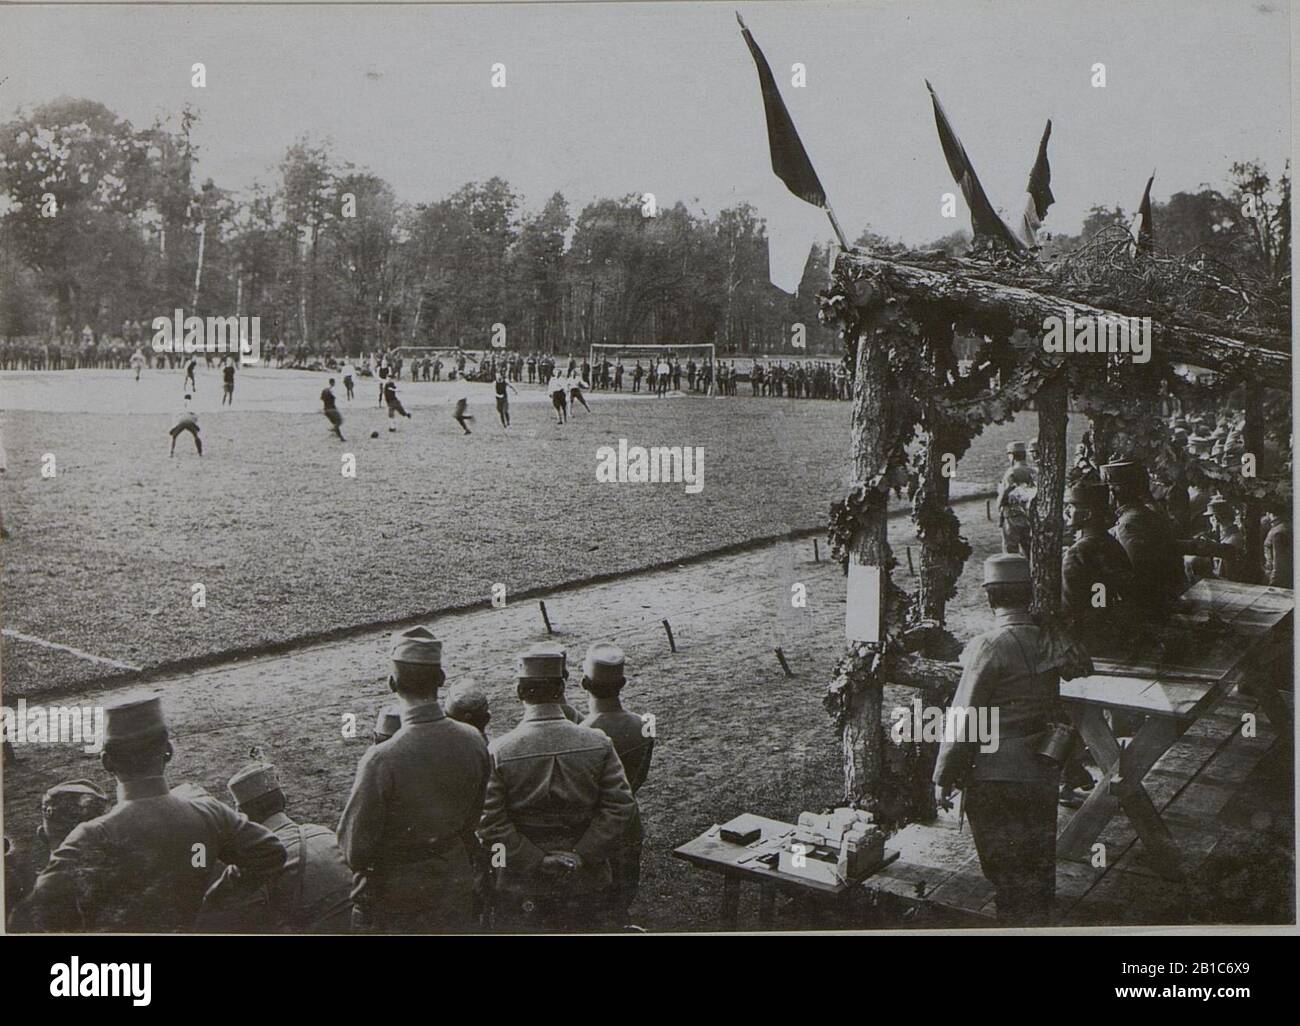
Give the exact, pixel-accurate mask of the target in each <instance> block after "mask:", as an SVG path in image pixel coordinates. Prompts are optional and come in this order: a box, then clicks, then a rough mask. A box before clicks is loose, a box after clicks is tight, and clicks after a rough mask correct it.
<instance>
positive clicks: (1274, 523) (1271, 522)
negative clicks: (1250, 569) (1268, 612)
mask: <svg viewBox="0 0 1300 1026" xmlns="http://www.w3.org/2000/svg"><path fill="white" fill-rule="evenodd" d="M1267 526H1268V534H1266V535H1265V536H1264V583H1265V584H1269V585H1272V586H1273V587H1274V588H1290V587H1293V581H1294V571H1293V556H1292V551H1291V521H1290V519H1289V518H1288V517H1287V516H1286V514H1285V511H1281V512H1279V511H1276V510H1275V511H1273V512H1270V513H1269V514H1268V523H1267Z"/></svg>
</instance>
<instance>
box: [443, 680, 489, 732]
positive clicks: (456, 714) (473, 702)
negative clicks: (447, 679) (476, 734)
mask: <svg viewBox="0 0 1300 1026" xmlns="http://www.w3.org/2000/svg"><path fill="white" fill-rule="evenodd" d="M447 715H448V716H450V717H451V718H452V719H453V720H457V721H459V722H460V723H471V722H473V721H475V720H480V719H484V718H485V717H488V716H489V715H490V713H489V710H488V700H487V695H485V694H484V693H483V689H482V688H480V687H479V686H478V685H477V684H475V683H474V682H473V681H471V680H462V681H458V682H457V683H456V684H454V685H452V688H451V692H450V693H449V694H448V696H447Z"/></svg>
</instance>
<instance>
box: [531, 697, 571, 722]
mask: <svg viewBox="0 0 1300 1026" xmlns="http://www.w3.org/2000/svg"><path fill="white" fill-rule="evenodd" d="M567 719H568V717H567V716H565V715H564V707H563V706H562V705H560V703H559V702H543V703H541V704H539V705H526V706H524V718H523V721H522V722H524V723H529V722H535V721H541V720H567Z"/></svg>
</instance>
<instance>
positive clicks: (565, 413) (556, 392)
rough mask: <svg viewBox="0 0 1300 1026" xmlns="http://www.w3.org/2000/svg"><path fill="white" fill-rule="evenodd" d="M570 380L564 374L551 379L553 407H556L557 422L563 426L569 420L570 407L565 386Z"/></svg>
mask: <svg viewBox="0 0 1300 1026" xmlns="http://www.w3.org/2000/svg"><path fill="white" fill-rule="evenodd" d="M567 381H568V379H567V378H565V377H564V375H562V374H556V375H555V377H553V378H551V381H550V385H549V388H550V390H551V405H552V406H554V407H555V422H556V423H557V424H563V423H565V422H566V421H567V420H568V419H569V405H568V402H567V401H566V398H565V397H566V391H565V384H566V383H567Z"/></svg>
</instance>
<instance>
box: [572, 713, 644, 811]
mask: <svg viewBox="0 0 1300 1026" xmlns="http://www.w3.org/2000/svg"><path fill="white" fill-rule="evenodd" d="M592 701H593V703H594V704H593V711H592V712H591V713H589V714H588V716H587V718H586V719H585V720H583V721H582V723H581V726H583V727H591V728H593V729H595V730H599V731H600V732H601V733H602V734H604V735H605V736H606V737H608V738H609V739H610V740H611V741H612V742H614V751H615V752H617V753H618V759H619V762H621V763H622V764H623V772H624V774H625V775H626V776H627V782H628V786H629V787H631V788H632V793H633V794H636V793H637V791H639V790H640V789H641V785H642V784H644V783H645V778H646V777H647V776H648V775H649V773H650V754H651V753H652V752H653V751H654V745H655V739H654V738H652V737H646V736H645V734H644V733H643V731H644V726H645V721H644V720H643V719H642V718H641V717H640V716H638V715H637V714H636V713H634V712H629V711H628V710H626V709H624V708H623V707H622V705H620V704H619V701H618V699H616V698H596V699H593V700H592Z"/></svg>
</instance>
